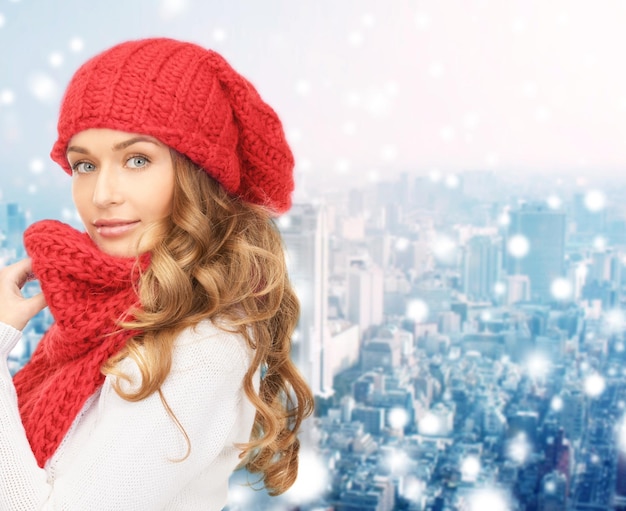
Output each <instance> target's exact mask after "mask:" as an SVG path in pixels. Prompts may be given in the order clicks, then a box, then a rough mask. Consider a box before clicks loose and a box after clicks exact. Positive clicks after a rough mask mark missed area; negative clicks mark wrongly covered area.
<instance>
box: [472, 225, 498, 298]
mask: <svg viewBox="0 0 626 511" xmlns="http://www.w3.org/2000/svg"><path fill="white" fill-rule="evenodd" d="M501 267H502V248H501V245H500V243H497V242H496V241H494V240H493V239H492V238H491V237H489V236H474V237H472V238H470V239H469V240H468V242H467V245H466V247H465V250H464V253H463V293H465V295H467V297H468V298H470V299H474V300H489V299H490V298H491V297H492V296H493V294H494V285H495V283H496V281H497V280H498V277H499V275H498V273H499V270H500V268H501Z"/></svg>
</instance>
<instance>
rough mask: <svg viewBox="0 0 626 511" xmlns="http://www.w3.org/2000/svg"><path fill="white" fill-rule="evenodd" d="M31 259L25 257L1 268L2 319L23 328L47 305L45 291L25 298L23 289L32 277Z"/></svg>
mask: <svg viewBox="0 0 626 511" xmlns="http://www.w3.org/2000/svg"><path fill="white" fill-rule="evenodd" d="M31 272H32V265H31V260H30V259H23V260H22V261H19V262H17V263H15V264H12V265H10V266H7V267H6V268H3V269H2V270H0V321H1V322H3V323H6V324H7V325H11V326H12V327H13V328H16V329H17V330H22V329H23V328H24V327H25V326H26V323H28V321H29V320H30V319H31V318H32V317H33V316H34V315H35V314H37V313H38V312H39V311H41V310H42V309H43V308H44V307H45V306H46V299H45V298H44V296H43V293H38V294H36V295H35V296H33V297H31V298H24V297H23V296H22V292H21V289H22V287H23V286H24V284H26V282H28V280H29V277H32V273H31Z"/></svg>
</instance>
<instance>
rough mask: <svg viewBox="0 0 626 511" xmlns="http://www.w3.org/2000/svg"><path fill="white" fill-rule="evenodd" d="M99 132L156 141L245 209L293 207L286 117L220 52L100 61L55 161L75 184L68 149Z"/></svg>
mask: <svg viewBox="0 0 626 511" xmlns="http://www.w3.org/2000/svg"><path fill="white" fill-rule="evenodd" d="M89 128H110V129H115V130H120V131H126V132H131V133H141V134H145V135H150V136H153V137H155V138H157V139H158V140H160V141H161V142H163V143H164V144H166V145H168V146H169V147H171V148H173V149H175V150H176V151H178V152H179V153H182V154H184V155H186V156H187V157H188V158H190V159H191V160H192V161H193V162H194V163H196V164H197V165H200V166H201V167H202V168H203V169H204V170H205V171H206V172H207V173H208V174H209V175H210V176H212V177H213V178H214V179H216V180H217V181H218V182H219V183H221V185H222V186H223V187H224V188H225V189H226V190H227V191H228V192H230V193H232V194H234V195H237V196H239V197H241V198H242V199H243V200H246V201H249V202H252V203H254V204H261V205H264V206H267V207H268V208H269V209H271V210H272V211H274V212H276V213H283V212H285V211H286V210H288V209H289V207H290V206H291V192H292V191H293V187H294V183H293V166H294V161H293V155H292V153H291V150H290V149H289V146H288V145H287V142H286V140H285V134H284V132H283V128H282V124H281V122H280V120H279V119H278V116H277V115H276V113H275V112H274V110H272V108H271V107H270V106H269V105H268V104H267V103H265V102H264V101H263V100H262V99H261V97H260V96H259V94H258V92H257V91H256V90H255V88H254V87H253V86H252V84H251V83H250V82H249V81H248V80H246V79H245V78H244V77H242V76H241V75H240V74H239V73H237V72H236V71H235V70H234V69H233V68H232V67H231V66H230V65H229V64H228V62H226V60H224V58H223V57H222V56H220V55H219V54H218V53H216V52H214V51H212V50H206V49H204V48H202V47H200V46H198V45H196V44H192V43H188V42H182V41H176V40H173V39H166V38H156V39H142V40H138V41H129V42H125V43H122V44H119V45H117V46H114V47H113V48H110V49H109V50H106V51H104V52H102V53H100V54H99V55H96V56H95V57H93V58H92V59H90V60H89V61H87V62H86V63H85V64H84V65H83V66H82V67H81V68H80V69H79V70H78V71H77V72H76V74H75V75H74V77H73V78H72V81H71V82H70V84H69V86H68V88H67V90H66V92H65V96H64V98H63V103H62V105H61V112H60V114H59V123H58V133H59V136H58V139H57V141H56V142H55V144H54V147H53V148H52V152H51V154H50V156H51V157H52V159H53V160H54V161H56V162H57V163H58V164H59V165H61V167H63V169H64V170H65V171H66V172H67V173H68V174H71V169H70V167H69V164H68V161H67V157H66V150H67V145H68V143H69V141H70V139H71V138H72V136H74V135H75V134H76V133H78V132H80V131H82V130H86V129H89Z"/></svg>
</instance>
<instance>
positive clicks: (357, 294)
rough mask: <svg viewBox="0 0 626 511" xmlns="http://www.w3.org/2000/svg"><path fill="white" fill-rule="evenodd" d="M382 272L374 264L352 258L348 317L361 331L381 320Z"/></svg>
mask: <svg viewBox="0 0 626 511" xmlns="http://www.w3.org/2000/svg"><path fill="white" fill-rule="evenodd" d="M384 298H385V291H384V274H383V271H382V269H381V268H379V267H378V266H376V265H375V264H372V263H369V262H367V261H363V260H360V259H359V260H353V261H352V262H351V263H350V268H349V269H348V307H347V309H348V314H347V316H348V319H349V320H350V321H351V322H352V323H354V324H356V325H359V327H360V329H361V332H364V331H365V330H366V329H367V328H369V327H370V326H374V325H379V324H380V323H382V321H383V313H384Z"/></svg>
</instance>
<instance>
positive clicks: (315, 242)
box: [278, 204, 332, 395]
mask: <svg viewBox="0 0 626 511" xmlns="http://www.w3.org/2000/svg"><path fill="white" fill-rule="evenodd" d="M278 223H279V228H280V231H281V233H282V236H283V239H284V241H285V248H286V250H287V261H288V266H289V276H290V278H291V282H292V284H293V286H294V288H295V290H296V294H297V295H298V298H299V299H300V307H301V310H300V321H299V323H298V327H297V329H296V335H295V337H294V342H293V350H292V358H293V360H294V362H295V363H296V364H297V366H298V368H299V369H300V371H301V372H302V374H303V376H304V378H305V379H306V381H307V382H308V383H309V385H310V386H311V389H312V390H313V393H314V394H316V395H328V394H330V393H332V385H331V386H330V387H329V386H328V380H329V378H325V376H324V371H325V370H327V369H326V368H325V367H324V364H323V360H324V349H325V344H326V343H327V342H329V339H330V333H329V328H328V229H327V225H326V215H325V209H324V206H323V205H317V206H314V205H312V204H295V205H294V206H293V208H292V209H291V211H290V212H289V214H288V215H285V216H283V217H282V218H281V219H280V221H279V222H278ZM330 381H331V383H332V378H330Z"/></svg>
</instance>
